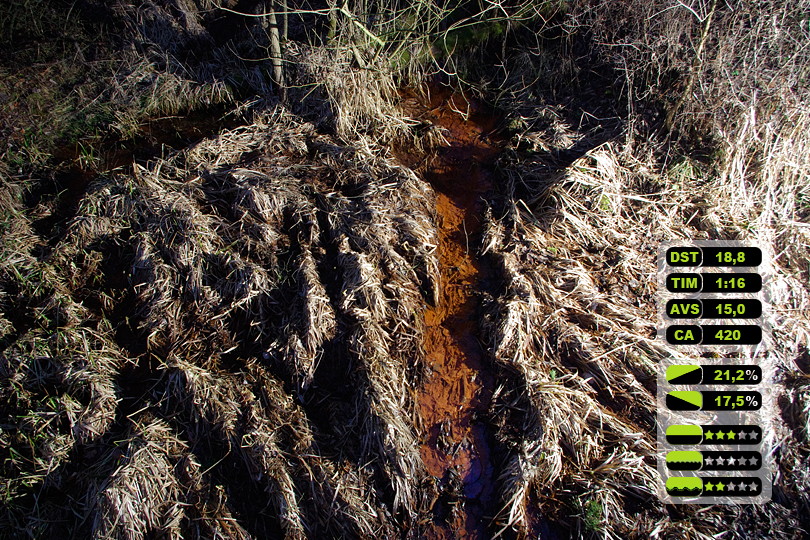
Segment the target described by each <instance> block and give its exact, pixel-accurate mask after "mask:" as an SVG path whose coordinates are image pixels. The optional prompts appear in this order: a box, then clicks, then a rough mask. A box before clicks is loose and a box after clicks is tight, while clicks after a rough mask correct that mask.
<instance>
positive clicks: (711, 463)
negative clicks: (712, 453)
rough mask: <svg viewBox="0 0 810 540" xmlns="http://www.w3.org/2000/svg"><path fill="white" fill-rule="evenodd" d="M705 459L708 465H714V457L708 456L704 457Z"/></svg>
mask: <svg viewBox="0 0 810 540" xmlns="http://www.w3.org/2000/svg"><path fill="white" fill-rule="evenodd" d="M703 461H704V462H705V463H706V465H714V458H712V457H708V458H706V459H704V460H703Z"/></svg>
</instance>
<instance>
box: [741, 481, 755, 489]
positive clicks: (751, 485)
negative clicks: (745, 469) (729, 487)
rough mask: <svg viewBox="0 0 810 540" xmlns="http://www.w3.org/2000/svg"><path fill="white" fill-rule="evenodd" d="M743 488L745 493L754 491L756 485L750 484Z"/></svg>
mask: <svg viewBox="0 0 810 540" xmlns="http://www.w3.org/2000/svg"><path fill="white" fill-rule="evenodd" d="M744 487H745V489H746V490H747V491H754V488H755V487H756V485H755V484H754V483H753V482H752V483H750V484H745V485H744Z"/></svg>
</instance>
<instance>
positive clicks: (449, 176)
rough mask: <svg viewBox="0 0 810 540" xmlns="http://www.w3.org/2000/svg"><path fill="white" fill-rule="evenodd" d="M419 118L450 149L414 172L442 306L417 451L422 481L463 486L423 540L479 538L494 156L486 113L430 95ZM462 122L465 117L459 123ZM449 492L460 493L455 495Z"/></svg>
mask: <svg viewBox="0 0 810 540" xmlns="http://www.w3.org/2000/svg"><path fill="white" fill-rule="evenodd" d="M420 109H421V111H420V112H421V114H420V118H421V119H422V120H425V121H427V122H430V123H432V124H434V125H436V126H439V127H441V128H443V129H444V135H445V138H446V139H447V141H448V143H449V144H448V145H446V146H443V147H441V148H439V149H438V152H437V154H436V155H435V156H433V157H432V158H431V159H430V160H429V161H428V163H427V164H426V165H425V166H424V169H423V170H422V171H421V172H422V174H423V175H424V177H425V179H426V180H427V181H428V182H430V184H431V185H432V186H433V188H434V189H435V191H436V194H437V200H436V210H437V214H438V219H439V238H438V256H439V263H440V271H441V290H440V295H439V301H438V303H437V304H436V305H435V306H430V307H428V309H427V311H426V313H425V323H426V327H427V328H426V333H425V342H424V346H425V351H426V357H427V364H428V367H429V372H428V376H427V379H426V381H425V384H424V386H423V387H422V388H421V389H420V391H419V394H418V395H419V399H418V407H419V412H420V415H421V420H422V422H423V425H424V427H425V429H426V431H427V432H426V433H425V438H424V440H423V445H422V448H421V455H422V459H423V461H424V463H425V466H426V467H427V470H428V472H429V474H431V475H432V476H434V477H435V478H437V479H438V480H439V482H440V486H441V488H440V489H442V490H445V491H447V492H451V491H452V488H451V487H450V486H451V484H455V485H456V486H458V485H459V483H460V484H461V497H462V500H460V501H452V500H451V501H441V498H440V502H439V503H438V504H440V505H441V504H447V505H448V506H451V505H454V504H455V505H458V504H459V503H463V505H461V506H458V508H463V510H462V511H460V512H459V511H455V512H452V511H450V510H449V509H448V508H436V511H435V512H434V514H436V515H439V516H441V514H445V519H446V520H447V522H446V523H444V524H442V523H441V521H442V520H441V519H438V520H436V522H435V523H434V525H433V527H432V530H431V531H429V535H428V536H429V537H432V538H459V537H462V538H485V537H486V534H485V529H484V518H485V517H486V516H485V513H486V512H487V510H488V509H489V508H491V498H492V496H493V480H494V479H493V467H492V462H491V457H490V450H489V445H488V442H487V438H486V433H485V430H484V426H483V424H482V423H481V422H480V421H479V420H477V417H478V416H482V415H483V413H484V412H485V411H486V410H487V408H488V407H489V402H490V399H491V396H492V389H493V382H494V381H493V377H492V373H491V370H490V369H489V367H488V362H487V361H486V358H485V351H484V349H483V347H482V345H481V344H480V342H479V340H478V320H479V317H478V307H479V303H480V291H483V290H485V289H486V288H487V286H488V282H489V281H490V280H491V277H492V273H493V272H492V269H491V268H490V267H489V266H488V265H487V264H486V261H484V260H482V259H480V258H479V257H478V255H477V252H478V246H479V245H480V239H481V230H482V226H483V215H484V211H485V204H484V202H483V196H484V195H485V194H486V193H487V192H488V191H490V189H491V187H492V183H491V178H490V173H489V171H488V166H489V165H491V164H492V162H493V160H494V158H495V156H496V154H497V151H498V148H497V147H496V146H495V145H494V144H492V143H491V142H490V141H489V140H488V138H487V134H488V133H489V132H490V131H491V130H492V127H493V125H494V123H495V120H494V118H493V117H492V115H489V114H487V113H485V112H484V111H482V110H480V108H479V107H478V106H477V105H476V104H475V103H474V102H470V103H468V102H467V101H466V100H465V99H464V98H462V97H461V96H458V95H454V94H449V93H447V92H433V95H432V96H431V99H430V103H428V104H423V105H422V106H421V107H420ZM465 116H466V119H465ZM455 491H456V492H457V491H458V489H457V488H456V490H455Z"/></svg>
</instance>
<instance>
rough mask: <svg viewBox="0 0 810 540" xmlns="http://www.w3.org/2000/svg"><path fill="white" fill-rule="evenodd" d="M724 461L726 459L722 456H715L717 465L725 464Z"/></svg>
mask: <svg viewBox="0 0 810 540" xmlns="http://www.w3.org/2000/svg"><path fill="white" fill-rule="evenodd" d="M725 463H726V460H725V459H723V458H722V457H718V458H717V464H718V465H725Z"/></svg>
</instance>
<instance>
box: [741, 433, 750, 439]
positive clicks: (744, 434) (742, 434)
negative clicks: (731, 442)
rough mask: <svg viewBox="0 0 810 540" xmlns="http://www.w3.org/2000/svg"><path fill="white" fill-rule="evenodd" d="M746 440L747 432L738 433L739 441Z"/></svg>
mask: <svg viewBox="0 0 810 540" xmlns="http://www.w3.org/2000/svg"><path fill="white" fill-rule="evenodd" d="M747 438H748V432H746V431H740V439H747Z"/></svg>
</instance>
